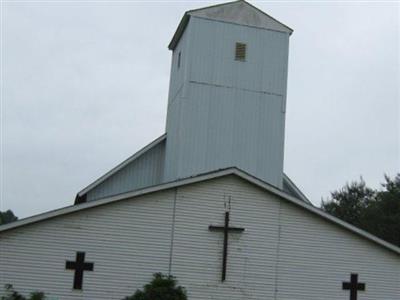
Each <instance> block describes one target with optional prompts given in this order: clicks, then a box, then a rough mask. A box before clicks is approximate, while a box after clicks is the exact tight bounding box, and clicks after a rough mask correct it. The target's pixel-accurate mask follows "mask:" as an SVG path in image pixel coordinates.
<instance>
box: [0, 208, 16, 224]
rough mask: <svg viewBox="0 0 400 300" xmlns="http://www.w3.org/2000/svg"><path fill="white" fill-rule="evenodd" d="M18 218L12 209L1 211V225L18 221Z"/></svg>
mask: <svg viewBox="0 0 400 300" xmlns="http://www.w3.org/2000/svg"><path fill="white" fill-rule="evenodd" d="M17 220H18V218H17V217H16V216H15V215H14V213H13V212H12V211H11V210H6V211H3V212H2V211H0V225H3V224H7V223H11V222H14V221H17Z"/></svg>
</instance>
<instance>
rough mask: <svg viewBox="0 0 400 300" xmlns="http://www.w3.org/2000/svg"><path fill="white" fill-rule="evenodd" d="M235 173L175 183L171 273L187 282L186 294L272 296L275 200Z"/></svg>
mask: <svg viewBox="0 0 400 300" xmlns="http://www.w3.org/2000/svg"><path fill="white" fill-rule="evenodd" d="M229 197H231V218H230V219H231V221H230V226H236V227H244V228H245V231H244V232H243V233H230V234H229V243H228V246H229V248H228V253H229V254H228V264H227V265H228V269H227V277H226V281H225V282H224V283H221V265H222V249H223V233H222V232H210V231H209V230H208V226H209V225H223V224H224V212H225V205H229ZM266 200H267V199H266V197H265V193H263V192H262V191H261V190H259V189H255V188H253V187H248V186H246V184H243V183H242V182H241V181H239V180H237V179H236V178H234V177H227V178H222V179H218V180H215V181H207V182H203V183H199V184H196V185H192V186H187V187H182V188H180V189H179V192H178V195H177V203H176V217H175V233H174V244H173V258H172V274H174V275H175V276H177V277H178V278H179V281H180V283H182V285H184V286H187V287H188V291H189V299H190V300H200V299H201V300H204V299H219V300H239V299H240V300H242V299H249V300H250V299H273V296H274V289H275V268H276V265H275V257H276V249H277V242H278V234H277V233H278V227H279V225H278V217H277V215H276V211H277V210H278V208H279V202H277V201H266Z"/></svg>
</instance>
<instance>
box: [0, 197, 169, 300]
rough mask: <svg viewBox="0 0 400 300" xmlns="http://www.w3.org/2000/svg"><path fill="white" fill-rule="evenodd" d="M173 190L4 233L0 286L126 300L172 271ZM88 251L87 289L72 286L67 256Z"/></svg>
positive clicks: (85, 298) (87, 299)
mask: <svg viewBox="0 0 400 300" xmlns="http://www.w3.org/2000/svg"><path fill="white" fill-rule="evenodd" d="M173 200H174V192H173V191H166V192H160V193H156V194H152V195H148V196H143V197H139V198H135V199H133V200H127V201H121V202H117V203H115V204H110V205H106V206H101V207H97V208H92V209H89V210H86V211H81V212H77V213H74V214H71V215H66V216H61V217H58V218H55V219H50V220H48V221H44V222H40V223H37V224H33V225H30V226H26V227H21V228H19V229H15V230H12V231H9V232H5V233H2V234H1V235H0V266H1V267H0V286H1V288H2V287H3V286H4V284H6V283H11V284H13V285H14V287H15V288H16V290H18V291H20V292H22V293H24V294H28V293H29V292H32V291H34V290H41V291H44V292H46V293H48V295H49V296H53V297H56V298H55V299H62V300H64V299H65V300H69V299H83V300H97V299H104V300H109V299H122V298H123V297H124V296H127V295H131V294H132V293H133V292H134V291H135V289H136V288H138V287H140V286H142V285H143V284H145V283H147V282H148V281H149V280H150V279H151V275H152V273H155V272H164V273H167V272H168V267H169V254H170V242H171V226H172V210H173ZM76 251H83V252H86V257H85V260H86V261H88V262H94V271H93V272H88V271H87V272H84V279H83V280H84V281H83V291H82V292H81V291H76V290H72V282H73V278H74V274H73V271H70V270H65V261H66V260H75V254H76Z"/></svg>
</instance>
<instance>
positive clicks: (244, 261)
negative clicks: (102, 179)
mask: <svg viewBox="0 0 400 300" xmlns="http://www.w3.org/2000/svg"><path fill="white" fill-rule="evenodd" d="M229 198H230V200H231V203H230V205H231V224H230V225H231V226H242V227H244V228H245V231H244V232H243V233H230V234H229V244H228V246H229V254H228V269H227V280H226V282H224V283H221V282H220V276H221V264H222V249H223V234H222V232H210V231H209V230H208V226H209V225H210V224H213V225H222V224H223V222H224V210H225V204H226V203H227V202H228V200H229ZM174 202H175V203H174ZM174 205H175V208H176V211H175V219H174V220H173V216H174V214H173V208H174ZM172 228H174V235H173V237H174V238H173V251H172V260H171V262H172V266H171V267H172V274H173V275H174V276H177V278H178V281H179V284H181V285H183V286H184V287H186V288H187V290H188V293H189V299H190V300H204V299H218V300H232V299H238V300H239V299H241V300H243V299H251V300H259V299H276V300H283V299H284V300H289V299H290V300H317V299H318V300H321V299H329V300H343V299H348V298H349V292H348V291H343V290H342V289H341V284H342V282H343V281H348V280H349V279H350V273H352V272H357V273H358V274H359V278H360V281H361V282H365V283H366V285H367V290H366V291H365V292H360V296H359V299H360V300H361V299H362V300H372V299H374V300H376V299H384V300H398V299H399V297H398V295H399V294H400V258H399V256H398V255H395V254H393V253H392V252H389V251H388V250H386V249H384V248H382V247H380V246H378V245H376V244H374V243H372V242H370V241H367V240H365V239H364V238H361V237H359V236H358V235H356V234H354V233H351V232H349V231H347V230H344V229H342V228H341V227H339V226H338V225H335V224H333V223H330V222H327V221H326V220H324V219H322V218H321V217H319V216H316V215H314V214H312V213H310V212H308V211H305V210H304V209H302V208H299V207H296V206H294V205H293V204H290V203H288V202H286V201H282V200H281V199H280V198H278V197H276V196H274V195H272V194H270V193H268V192H266V191H264V190H262V189H260V188H258V187H255V186H253V185H252V184H250V183H248V182H246V181H244V180H242V179H239V178H238V177H235V176H226V177H223V178H219V179H213V180H208V181H204V182H201V183H196V184H192V185H187V186H183V187H180V188H178V189H177V190H176V193H175V191H174V190H170V191H163V192H157V193H153V194H149V195H146V196H140V197H137V198H136V199H131V200H123V201H119V202H116V203H113V204H108V205H104V206H101V207H96V208H92V209H88V210H84V211H80V212H76V213H73V214H70V215H65V216H61V217H57V218H54V219H50V220H47V221H42V222H39V223H36V224H33V225H30V226H25V227H21V228H18V229H14V230H10V231H8V232H7V231H6V232H4V233H2V234H1V235H0V264H1V269H0V272H1V273H0V275H1V276H0V285H2V286H3V285H4V284H5V283H13V284H14V285H15V287H16V289H17V290H19V291H21V292H23V293H24V294H28V293H29V292H31V291H33V290H43V291H45V292H47V293H48V294H49V296H54V297H57V299H67V300H70V299H71V300H72V299H85V300H86V299H90V300H91V299H100V300H102V299H104V300H106V299H107V300H110V299H112V300H114V299H115V300H117V299H122V298H123V297H124V296H127V295H129V294H132V293H133V292H134V291H135V290H136V289H137V288H140V287H141V286H142V285H143V284H145V283H147V282H148V281H149V280H150V279H151V275H152V273H155V272H163V273H168V270H169V261H170V253H171V252H170V246H171V233H172V232H171V229H172ZM76 251H85V252H86V261H89V262H94V271H93V272H85V274H84V290H83V291H82V292H77V291H73V290H71V287H72V280H73V272H72V271H70V270H65V260H73V259H75V252H76Z"/></svg>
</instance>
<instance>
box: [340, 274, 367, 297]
mask: <svg viewBox="0 0 400 300" xmlns="http://www.w3.org/2000/svg"><path fill="white" fill-rule="evenodd" d="M342 288H343V290H350V300H357V293H358V291H365V283H359V282H358V274H351V279H350V282H343V286H342Z"/></svg>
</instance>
